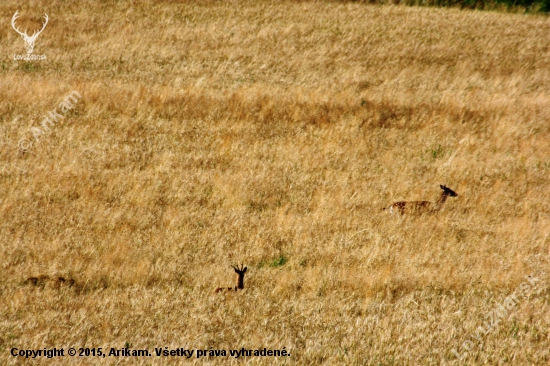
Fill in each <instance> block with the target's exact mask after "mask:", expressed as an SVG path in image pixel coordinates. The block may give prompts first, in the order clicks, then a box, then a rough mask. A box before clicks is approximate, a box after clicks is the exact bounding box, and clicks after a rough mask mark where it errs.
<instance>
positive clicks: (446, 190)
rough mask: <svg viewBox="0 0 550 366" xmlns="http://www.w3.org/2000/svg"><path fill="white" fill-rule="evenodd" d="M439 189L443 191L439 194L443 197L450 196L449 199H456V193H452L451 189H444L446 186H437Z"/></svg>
mask: <svg viewBox="0 0 550 366" xmlns="http://www.w3.org/2000/svg"><path fill="white" fill-rule="evenodd" d="M439 188H441V189H442V190H443V192H442V193H441V194H443V195H445V196H451V197H456V196H458V193H456V192H455V191H453V190H452V189H450V188H449V187H446V186H442V185H441V184H440V185H439Z"/></svg>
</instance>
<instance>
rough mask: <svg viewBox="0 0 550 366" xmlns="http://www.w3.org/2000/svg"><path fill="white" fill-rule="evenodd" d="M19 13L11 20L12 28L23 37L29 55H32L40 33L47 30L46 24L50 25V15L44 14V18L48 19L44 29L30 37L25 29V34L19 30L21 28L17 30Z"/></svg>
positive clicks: (43, 26)
mask: <svg viewBox="0 0 550 366" xmlns="http://www.w3.org/2000/svg"><path fill="white" fill-rule="evenodd" d="M17 13H18V11H16V12H15V14H13V18H11V26H12V27H13V29H15V31H16V32H17V33H19V34H20V35H21V37H22V38H23V40H24V41H25V47H26V48H27V54H29V55H30V54H31V53H32V51H33V49H34V42H36V39H37V38H38V36H39V35H40V33H42V31H43V30H44V28H46V24H48V14H44V18H45V19H46V21H45V22H44V24H43V25H42V29H40V30H39V31H34V32H33V34H32V36H30V37H29V36H28V35H27V30H26V29H25V32H21V31H20V30H19V28H17V27H16V26H15V20H16V19H17Z"/></svg>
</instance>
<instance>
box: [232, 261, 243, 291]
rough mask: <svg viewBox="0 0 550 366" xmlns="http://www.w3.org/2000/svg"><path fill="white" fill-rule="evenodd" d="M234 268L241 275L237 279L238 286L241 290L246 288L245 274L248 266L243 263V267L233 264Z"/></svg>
mask: <svg viewBox="0 0 550 366" xmlns="http://www.w3.org/2000/svg"><path fill="white" fill-rule="evenodd" d="M233 269H234V270H235V272H236V273H237V274H238V275H239V278H238V279H237V288H238V289H239V290H241V289H243V288H244V274H245V272H246V267H244V266H243V265H242V264H241V268H239V267H235V266H233Z"/></svg>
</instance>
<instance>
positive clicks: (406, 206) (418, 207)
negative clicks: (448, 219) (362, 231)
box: [384, 185, 458, 214]
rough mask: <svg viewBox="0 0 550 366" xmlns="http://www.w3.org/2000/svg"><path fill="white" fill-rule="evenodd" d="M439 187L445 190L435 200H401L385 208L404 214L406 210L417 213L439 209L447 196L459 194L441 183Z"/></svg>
mask: <svg viewBox="0 0 550 366" xmlns="http://www.w3.org/2000/svg"><path fill="white" fill-rule="evenodd" d="M439 187H440V188H441V189H442V190H443V192H441V196H440V197H439V199H438V200H437V201H435V202H430V201H400V202H395V203H393V204H392V205H391V206H388V207H384V210H386V209H389V210H390V212H391V213H392V214H393V212H394V211H399V212H401V214H404V213H405V211H407V212H416V213H424V212H434V211H439V210H440V209H441V207H442V206H443V204H444V203H445V201H446V200H447V197H456V196H458V193H456V192H455V191H453V190H452V189H450V188H448V187H446V186H442V185H439Z"/></svg>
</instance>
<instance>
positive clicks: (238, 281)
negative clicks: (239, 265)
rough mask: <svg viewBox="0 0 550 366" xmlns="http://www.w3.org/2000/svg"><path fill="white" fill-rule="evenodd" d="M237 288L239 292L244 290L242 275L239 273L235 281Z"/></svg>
mask: <svg viewBox="0 0 550 366" xmlns="http://www.w3.org/2000/svg"><path fill="white" fill-rule="evenodd" d="M237 288H238V289H240V290H242V289H243V288H244V273H239V278H238V279H237Z"/></svg>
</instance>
